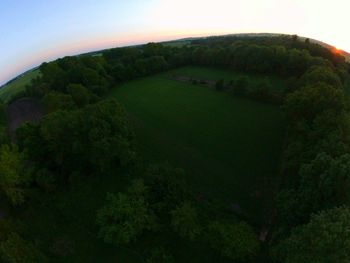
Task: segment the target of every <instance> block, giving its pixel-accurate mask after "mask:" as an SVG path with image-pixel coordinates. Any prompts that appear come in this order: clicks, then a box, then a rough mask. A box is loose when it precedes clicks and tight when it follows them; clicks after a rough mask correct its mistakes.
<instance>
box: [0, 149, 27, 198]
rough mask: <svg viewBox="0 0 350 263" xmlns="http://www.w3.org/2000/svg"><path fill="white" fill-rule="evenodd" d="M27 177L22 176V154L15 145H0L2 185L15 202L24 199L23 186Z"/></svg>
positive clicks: (2, 189)
mask: <svg viewBox="0 0 350 263" xmlns="http://www.w3.org/2000/svg"><path fill="white" fill-rule="evenodd" d="M27 181H28V180H27V178H24V177H23V176H21V159H20V154H19V152H18V150H17V148H16V147H15V146H9V145H7V144H5V145H2V146H1V147H0V187H1V191H2V192H3V193H5V195H6V196H7V197H8V198H9V199H10V201H11V202H12V203H13V204H15V205H16V204H20V203H22V202H23V201H24V189H23V186H24V185H25V184H26V183H27Z"/></svg>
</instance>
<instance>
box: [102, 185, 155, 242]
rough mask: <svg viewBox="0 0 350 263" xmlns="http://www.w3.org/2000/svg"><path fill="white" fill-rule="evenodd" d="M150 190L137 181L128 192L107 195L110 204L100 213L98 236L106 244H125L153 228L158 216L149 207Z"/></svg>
mask: <svg viewBox="0 0 350 263" xmlns="http://www.w3.org/2000/svg"><path fill="white" fill-rule="evenodd" d="M147 191H148V189H147V187H146V186H145V185H144V183H143V182H142V181H135V182H134V183H133V185H132V186H131V187H130V188H129V190H128V193H127V194H122V193H118V194H117V195H114V194H110V193H109V194H107V204H106V205H105V206H104V207H102V208H101V209H100V210H99V211H98V213H97V224H98V225H99V227H100V231H99V237H100V238H102V239H103V240H104V241H105V242H107V243H112V244H117V245H122V244H128V243H130V242H133V241H135V240H136V238H137V237H138V236H140V235H141V234H142V233H143V232H144V231H147V230H152V229H154V227H155V225H156V218H155V216H154V214H153V212H152V211H151V210H150V207H149V204H148V201H147V194H148V193H147Z"/></svg>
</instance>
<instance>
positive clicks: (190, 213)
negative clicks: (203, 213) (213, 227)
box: [170, 202, 201, 241]
mask: <svg viewBox="0 0 350 263" xmlns="http://www.w3.org/2000/svg"><path fill="white" fill-rule="evenodd" d="M170 213H171V216H172V219H171V225H172V227H173V229H174V231H175V232H177V233H178V234H179V235H180V236H181V237H183V238H186V239H189V240H191V241H193V240H195V239H196V238H197V237H198V235H199V234H200V231H201V229H200V225H199V218H198V212H197V210H196V208H195V207H194V206H193V205H192V204H191V203H189V202H185V203H183V204H182V205H180V206H177V207H176V208H175V209H174V210H173V211H171V212H170Z"/></svg>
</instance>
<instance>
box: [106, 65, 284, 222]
mask: <svg viewBox="0 0 350 263" xmlns="http://www.w3.org/2000/svg"><path fill="white" fill-rule="evenodd" d="M173 74H178V75H187V76H190V75H191V76H196V77H198V78H202V77H203V78H206V79H212V80H215V79H220V78H225V79H230V78H232V77H234V75H235V74H232V73H230V72H228V71H222V70H212V69H205V68H198V67H186V68H182V69H179V70H176V71H171V72H168V73H164V74H160V75H157V76H154V77H149V78H145V79H140V80H135V81H132V82H129V83H126V84H124V85H122V86H120V87H118V88H115V89H114V90H113V91H112V92H111V96H112V97H114V98H116V99H117V100H118V101H119V102H120V103H121V104H123V105H124V107H125V108H126V109H127V110H128V112H129V113H130V116H131V118H132V119H133V121H134V124H135V127H136V134H137V137H138V138H137V141H138V142H139V148H140V151H141V152H142V153H143V154H144V156H147V157H149V158H150V159H151V161H157V162H162V161H168V162H170V163H171V164H173V165H174V166H177V167H182V168H184V169H185V170H186V171H187V173H188V179H189V182H190V184H191V185H192V187H193V189H194V190H195V191H196V192H198V193H201V194H204V196H207V197H208V198H220V199H223V200H225V201H226V202H227V203H232V204H239V205H240V206H241V207H242V209H243V211H244V212H245V213H247V214H249V215H252V218H254V219H253V220H255V221H256V222H261V219H262V217H263V214H262V213H263V209H262V207H263V206H264V205H265V203H264V202H265V201H266V198H267V197H268V196H269V193H271V187H272V186H271V182H272V181H273V180H274V178H276V176H277V174H278V169H279V159H280V156H281V148H282V141H283V137H284V126H285V122H284V116H283V114H282V111H281V110H280V108H279V107H278V106H273V105H268V104H263V103H259V102H255V101H250V100H247V99H242V98H237V97H234V96H232V95H230V94H228V93H220V92H217V91H215V90H213V89H210V88H206V87H201V86H196V85H191V84H188V83H182V82H178V81H176V80H172V79H170V76H171V75H173ZM274 83H278V82H277V81H275V82H274ZM277 88H280V89H281V88H283V87H276V89H277Z"/></svg>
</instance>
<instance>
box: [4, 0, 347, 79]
mask: <svg viewBox="0 0 350 263" xmlns="http://www.w3.org/2000/svg"><path fill="white" fill-rule="evenodd" d="M18 2H19V1H18ZM22 5H25V6H23V7H22ZM81 5H83V6H84V8H83V9H82V8H81ZM19 6H21V7H20V8H19ZM27 9H28V10H27ZM349 9H350V3H349V2H348V1H347V0H334V1H332V3H330V2H328V1H317V0H308V1H303V0H264V1H261V0H216V1H205V0H177V1H173V0H148V1H146V0H129V1H127V2H123V1H118V0H100V1H99V2H98V4H97V3H96V2H95V1H93V0H85V1H83V0H75V1H69V0H61V1H58V2H44V3H43V2H41V1H40V0H30V1H28V2H25V3H23V2H22V3H16V1H13V0H0V43H1V44H0V45H1V49H0V85H2V84H4V83H5V82H7V81H9V80H10V79H12V78H13V77H16V76H17V75H19V74H21V73H23V72H24V71H26V70H29V69H30V68H33V67H35V66H39V65H40V64H41V63H42V62H45V61H52V60H54V59H57V58H59V57H64V56H68V55H77V54H81V53H86V52H90V51H97V50H101V49H107V48H112V47H117V46H128V45H136V44H144V43H147V42H159V41H167V40H175V39H179V38H185V37H199V36H210V35H221V34H235V33H276V34H297V35H299V36H303V37H309V38H312V39H316V40H320V41H323V42H325V43H327V44H330V45H333V46H335V47H336V48H337V49H340V50H345V51H350V37H349V36H347V35H346V32H347V24H348V23H347V16H348V14H347V12H348V11H347V10H349ZM11 19H12V20H11ZM9 21H14V22H9ZM1 52H2V53H1Z"/></svg>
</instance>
